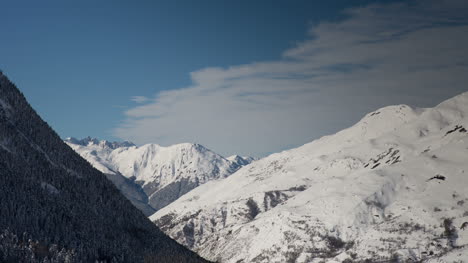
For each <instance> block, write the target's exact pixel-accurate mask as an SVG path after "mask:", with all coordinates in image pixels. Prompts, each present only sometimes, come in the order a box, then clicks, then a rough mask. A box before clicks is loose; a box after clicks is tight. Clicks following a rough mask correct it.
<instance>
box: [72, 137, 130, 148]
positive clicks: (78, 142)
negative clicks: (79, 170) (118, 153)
mask: <svg viewBox="0 0 468 263" xmlns="http://www.w3.org/2000/svg"><path fill="white" fill-rule="evenodd" d="M64 141H65V142H68V143H71V144H76V145H81V146H91V145H98V146H101V147H108V148H111V149H117V148H120V147H132V146H135V144H134V143H132V142H129V141H123V142H110V141H107V140H99V139H97V138H92V137H90V136H88V137H85V138H83V139H77V138H74V137H68V138H66V139H65V140H64Z"/></svg>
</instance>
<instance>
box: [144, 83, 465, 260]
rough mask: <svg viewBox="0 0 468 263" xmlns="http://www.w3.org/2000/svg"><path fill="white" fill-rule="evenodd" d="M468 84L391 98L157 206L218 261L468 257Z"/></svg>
mask: <svg viewBox="0 0 468 263" xmlns="http://www.w3.org/2000/svg"><path fill="white" fill-rule="evenodd" d="M467 130H468V92H467V93H463V94H461V95H459V96H456V97H454V98H452V99H449V100H447V101H445V102H443V103H441V104H439V105H438V106H436V107H434V108H428V109H416V108H411V107H409V106H406V105H398V106H389V107H385V108H382V109H379V110H377V111H375V112H372V113H369V114H367V115H366V116H365V117H364V118H363V119H362V120H361V121H359V122H358V123H357V124H355V125H354V126H352V127H350V128H348V129H345V130H343V131H341V132H338V133H336V134H334V135H331V136H325V137H322V138H320V139H318V140H315V141H313V142H311V143H309V144H306V145H304V146H302V147H299V148H296V149H292V150H288V151H284V152H281V153H277V154H273V155H270V156H268V157H266V158H264V159H261V160H259V161H256V162H254V163H252V164H250V165H247V166H245V167H243V168H241V169H240V170H239V171H237V172H236V173H234V174H232V175H231V176H229V177H228V178H226V179H224V180H219V181H211V182H208V183H206V184H204V185H202V186H200V187H198V188H196V189H194V190H192V191H191V192H189V193H188V194H186V195H184V196H182V197H181V198H179V199H178V200H177V201H175V202H173V203H172V204H170V205H168V206H166V207H164V208H163V209H161V210H159V211H158V212H156V213H155V214H154V215H153V216H151V217H150V218H151V220H152V221H154V223H155V224H156V225H158V226H159V227H160V228H161V229H162V230H163V231H165V232H166V233H167V234H168V235H170V236H171V237H172V238H174V239H176V240H177V241H178V242H179V243H181V244H183V245H184V246H186V247H188V248H190V249H192V250H193V251H195V252H197V253H199V254H200V255H202V256H203V257H205V258H207V259H210V260H213V261H219V262H420V261H424V262H461V260H466V259H467V258H468V247H467V245H468V191H467V190H468V132H467Z"/></svg>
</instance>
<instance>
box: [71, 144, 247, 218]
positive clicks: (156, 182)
mask: <svg viewBox="0 0 468 263" xmlns="http://www.w3.org/2000/svg"><path fill="white" fill-rule="evenodd" d="M65 142H66V143H67V144H68V145H69V146H70V147H71V148H72V149H73V150H75V151H76V152H78V153H79V154H80V155H81V156H82V157H83V158H85V159H86V160H88V161H89V162H90V163H91V164H92V165H93V166H94V167H95V168H97V169H98V170H100V171H101V172H103V173H105V174H107V175H108V178H109V179H111V180H112V181H113V182H114V183H115V184H116V185H118V186H119V185H120V186H125V187H119V189H120V190H121V191H122V192H123V193H124V194H125V195H126V196H127V197H128V198H129V199H130V200H131V201H132V202H133V203H134V204H135V205H136V206H137V207H139V208H140V209H141V210H143V211H144V212H146V213H147V214H148V215H150V214H149V213H148V212H154V211H156V210H159V209H161V208H162V207H164V206H166V205H168V204H170V203H171V202H173V201H174V200H176V199H177V198H179V197H180V196H181V195H183V194H185V193H187V192H189V191H190V190H192V189H194V188H195V187H197V186H199V185H201V184H204V183H206V182H208V181H210V180H215V179H221V178H225V177H227V176H229V175H230V174H232V173H233V172H235V171H237V170H238V169H239V168H240V167H242V166H244V165H246V164H248V163H250V162H251V161H252V160H253V159H251V158H242V157H238V158H234V159H233V161H230V160H227V159H225V158H223V157H222V156H220V155H218V154H216V153H214V152H212V151H210V150H208V149H206V148H205V147H203V146H201V145H199V144H189V143H184V144H177V145H172V146H169V147H162V146H159V145H157V144H146V145H143V146H141V147H136V146H135V145H133V144H132V143H129V142H124V143H116V142H114V143H110V142H107V141H99V140H97V139H92V138H89V137H88V138H85V139H83V140H77V139H74V138H68V139H66V140H65ZM124 179H126V180H124ZM122 180H124V182H125V183H124V184H122V183H121V184H119V182H120V181H122ZM138 189H140V190H138ZM142 194H143V195H142ZM151 214H152V213H151Z"/></svg>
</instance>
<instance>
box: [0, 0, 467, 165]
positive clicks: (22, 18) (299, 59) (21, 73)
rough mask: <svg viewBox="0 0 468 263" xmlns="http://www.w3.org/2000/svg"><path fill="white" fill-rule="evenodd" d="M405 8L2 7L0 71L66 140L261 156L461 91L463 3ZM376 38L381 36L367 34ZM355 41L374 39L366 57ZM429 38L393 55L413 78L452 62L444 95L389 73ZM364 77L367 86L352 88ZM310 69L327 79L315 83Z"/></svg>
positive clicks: (350, 4) (360, 4)
mask: <svg viewBox="0 0 468 263" xmlns="http://www.w3.org/2000/svg"><path fill="white" fill-rule="evenodd" d="M407 3H408V2H402V3H400V2H392V1H347V0H342V1H326V4H325V2H323V1H267V0H265V1H245V0H240V1H215V0H213V1H164V2H163V1H75V2H72V1H41V2H38V1H14V2H13V1H11V2H7V1H4V2H2V15H1V16H0V23H1V25H2V39H1V41H0V68H1V69H3V71H4V72H5V73H6V74H7V75H8V76H9V77H10V79H11V80H12V81H13V82H15V83H16V84H17V85H18V87H19V88H20V89H21V90H22V92H23V93H24V94H25V95H26V97H27V98H28V100H29V101H30V103H31V104H32V105H33V107H34V108H35V109H36V110H37V111H38V112H39V114H41V116H42V117H43V118H44V119H45V120H46V121H47V122H49V124H50V125H51V126H52V127H53V128H54V129H55V130H56V131H57V132H58V133H59V134H60V135H61V136H62V137H68V136H74V137H84V136H88V135H90V136H93V137H98V138H103V139H110V140H119V139H129V140H132V141H135V142H136V143H138V144H143V143H149V142H153V143H159V144H162V145H168V144H173V143H177V142H187V141H189V142H198V143H201V144H204V145H206V146H207V147H209V148H212V149H213V150H215V151H217V152H220V153H222V154H225V155H229V154H233V153H240V154H246V155H256V156H262V155H265V154H268V153H271V152H276V151H280V150H283V149H287V148H290V147H294V146H298V145H301V144H303V143H306V142H309V141H311V140H313V139H315V138H318V137H320V136H322V135H325V134H327V133H331V132H335V131H337V130H339V129H342V128H345V127H346V126H349V125H351V124H352V123H354V122H356V121H357V120H359V118H360V117H362V115H363V114H365V113H366V112H368V111H371V110H373V109H375V108H376V107H381V106H385V105H388V104H396V103H408V104H416V105H418V106H433V105H434V104H435V103H437V102H440V101H442V100H443V99H446V98H448V97H450V96H453V95H455V94H457V93H460V92H462V91H464V90H466V88H464V86H462V83H463V81H466V79H464V78H463V74H462V73H460V72H463V70H464V68H460V67H462V65H463V64H464V63H465V62H466V58H465V57H464V56H463V55H461V57H460V54H463V53H464V52H465V51H467V50H466V47H464V45H463V44H464V43H465V42H464V41H465V38H463V39H459V38H462V37H461V36H460V32H462V33H463V32H466V31H465V28H463V27H462V26H463V25H466V20H465V19H464V17H466V15H467V14H466V9H465V8H460V7H461V6H463V7H464V6H466V1H456V0H451V1H446V2H444V5H443V6H440V4H438V3H437V2H436V1H427V2H423V1H411V2H410V4H407ZM370 4H372V5H371V6H369V5H370ZM343 10H348V11H343ZM341 28H345V29H346V30H342V29H341ZM392 30H393V31H395V32H392ZM424 30H426V32H428V33H429V35H428V34H423V33H424V32H425V31H424ZM428 30H429V31H428ZM431 30H432V31H431ZM453 30H455V31H456V32H452V31H453ZM382 32H387V33H388V37H379V38H377V39H374V37H375V36H378V35H379V34H381V33H382ZM440 36H444V38H445V41H446V42H443V41H442V42H443V43H439V42H440V41H439V40H440ZM431 37H432V38H431ZM360 38H362V39H360ZM355 39H358V40H359V41H361V40H365V41H377V42H375V43H379V44H373V45H372V46H367V47H365V48H364V47H360V46H358V45H357V44H356V43H358V42H356V41H354V40H355ZM432 40H436V41H435V42H437V43H435V44H432V45H429V47H428V48H427V49H428V50H427V52H426V53H422V54H419V57H417V59H412V60H411V62H408V63H409V64H408V63H407V61H403V60H404V59H406V58H401V60H402V62H404V63H403V64H404V65H407V66H408V68H411V70H414V69H419V68H420V66H421V65H428V66H430V68H431V69H432V70H434V69H435V68H437V67H439V69H440V65H441V63H442V61H443V60H444V59H446V60H448V62H450V63H449V64H450V65H451V66H453V67H449V66H450V65H449V66H447V65H448V64H447V63H448V62H447V63H445V64H444V63H442V64H443V65H444V66H447V67H448V69H447V70H446V71H443V70H438V71H437V72H438V73H440V74H441V75H440V76H438V78H437V80H440V82H441V81H442V80H447V79H450V81H451V82H453V83H452V84H451V86H450V87H443V88H442V85H441V84H440V83H439V82H437V81H434V80H432V79H430V77H428V76H434V74H429V73H428V72H425V75H421V76H418V75H417V74H423V73H424V72H423V71H422V70H419V71H418V70H416V73H417V74H415V75H416V76H418V77H413V79H411V78H408V76H407V75H406V74H405V72H407V71H395V70H394V69H395V67H394V65H395V64H398V61H394V60H393V61H392V59H390V58H391V57H394V56H393V55H396V54H401V52H400V51H403V52H408V54H415V53H417V52H414V51H413V50H412V49H414V50H421V49H418V45H421V43H427V41H432ZM327 41H329V42H327ZM397 41H400V42H401V43H400V42H399V43H396V42H397ZM421 41H422V42H421ZM322 42H323V43H322ZM458 42H459V43H461V44H460V45H452V44H451V43H458ZM340 43H341V44H342V45H341V46H340V45H339V44H340ZM359 43H362V42H359ZM345 44H347V45H345ZM439 44H440V45H439ZM437 45H439V46H437ZM349 47H355V48H356V49H355V50H353V49H349ZM408 47H410V48H408ZM366 48H369V49H366ZM366 50H370V53H369V54H370V55H368V52H367V51H366ZM383 50H388V52H389V54H386V55H385V57H386V60H383V56H382V52H381V51H383ZM440 50H445V51H444V52H446V51H447V50H450V51H451V52H447V53H446V54H445V53H442V52H439V51H440ZM359 52H361V53H359ZM392 52H395V54H392ZM431 52H432V53H431ZM433 52H436V54H438V55H440V56H433V55H429V54H433ZM439 53H440V54H439ZM467 53H468V52H467ZM317 54H318V55H317ZM337 54H340V56H338V55H337ZM356 54H357V55H359V56H356ZM425 54H426V55H425ZM351 55H355V57H352V56H351ZM416 55H418V54H415V55H414V56H416ZM421 56H422V57H421ZM451 56H453V57H451ZM397 57H398V56H397ZM406 57H407V56H406ZM361 58H365V59H366V60H362V59H361ZM377 60H383V62H382V61H381V62H380V63H378V64H377V63H375V61H377ZM414 61H419V62H421V63H422V64H418V63H416V64H414V65H413V64H411V63H415V62H414ZM317 63H318V64H317ZM386 63H387V64H386ZM377 65H378V67H380V68H378V67H377ZM381 65H385V66H386V67H388V68H385V67H381ZM413 67H414V68H413ZM317 69H320V70H317ZM384 69H386V70H387V71H386V72H389V75H387V77H389V78H391V79H389V80H388V81H386V79H385V78H386V77H383V74H381V71H380V70H384ZM363 71H367V72H363ZM344 72H346V73H344ZM335 73H336V74H335ZM369 73H371V75H370V76H371V77H369V81H368V82H367V83H366V85H363V84H362V83H360V82H358V81H356V79H357V78H358V76H360V75H359V74H366V76H369V75H368V74H369ZM317 74H320V76H322V75H323V74H325V75H327V76H331V77H327V79H326V80H325V79H319V78H316V77H314V78H311V77H310V76H312V75H314V76H318V75H317ZM343 74H347V75H346V76H345V78H344V77H343ZM465 75H466V74H465ZM309 78H310V79H309ZM285 80H288V81H285ZM353 81H354V82H353ZM345 82H346V83H349V88H346V89H344V90H343V89H342V86H343V83H345ZM371 83H373V85H371ZM382 83H384V84H385V85H383V84H382ZM428 83H429V84H428ZM465 83H466V82H465ZM426 84H427V85H426ZM436 84H437V85H438V86H436ZM431 85H432V86H431ZM280 87H283V88H284V87H287V88H286V89H281V88H280ZM403 87H407V88H406V89H405V88H403ZM223 88H224V90H223ZM408 89H411V91H409V90H408ZM220 90H221V91H220ZM402 91H403V92H405V93H407V94H403V93H402ZM423 91H424V92H423ZM311 92H313V93H314V94H315V95H310V94H311ZM216 94H222V95H220V96H217V95H216ZM227 94H231V95H232V96H231V95H229V96H228V95H227ZM233 94H235V95H233ZM294 94H302V95H304V96H302V95H300V96H295V95H294ZM359 94H361V95H362V94H366V96H358V95H359ZM395 94H397V95H395ZM136 96H139V97H136ZM356 96H358V98H357V99H356V103H349V102H350V98H354V97H356ZM239 98H241V100H242V103H239V101H238V100H239ZM369 98H371V99H370V100H369ZM286 101H287V102H289V103H286ZM343 102H348V103H347V104H346V103H343ZM322 104H323V105H322ZM214 112H215V113H216V114H215V113H214ZM233 112H234V113H235V114H233ZM317 112H320V114H316V113H317ZM274 123H277V124H276V125H273V124H274Z"/></svg>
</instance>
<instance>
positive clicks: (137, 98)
mask: <svg viewBox="0 0 468 263" xmlns="http://www.w3.org/2000/svg"><path fill="white" fill-rule="evenodd" d="M149 100H150V99H149V98H147V97H145V96H133V97H132V98H131V101H133V102H136V103H145V102H148V101H149Z"/></svg>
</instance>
